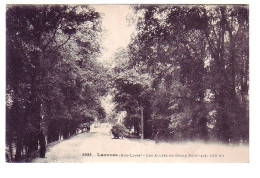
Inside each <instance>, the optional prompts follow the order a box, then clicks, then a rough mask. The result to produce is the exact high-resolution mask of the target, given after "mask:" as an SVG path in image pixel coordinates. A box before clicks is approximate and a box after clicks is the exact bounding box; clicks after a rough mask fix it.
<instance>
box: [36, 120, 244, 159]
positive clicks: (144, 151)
mask: <svg viewBox="0 0 260 178" xmlns="http://www.w3.org/2000/svg"><path fill="white" fill-rule="evenodd" d="M110 129H111V127H110V126H108V125H101V126H100V127H99V128H91V131H90V132H88V133H81V134H78V135H76V136H74V137H71V138H70V139H68V140H63V141H62V142H60V143H58V144H56V145H54V146H52V147H50V148H49V149H48V150H47V152H46V156H45V158H36V159H34V160H33V161H32V162H33V163H54V162H58V163H84V162H247V160H248V159H247V160H246V159H245V158H247V151H248V146H246V145H235V146H234V145H233V146H232V145H230V146H227V145H222V144H216V143H200V142H181V143H171V144H169V143H159V144H156V143H155V142H154V141H152V140H140V139H127V138H123V139H121V138H120V139H113V136H112V134H111V133H110Z"/></svg>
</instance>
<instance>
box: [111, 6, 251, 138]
mask: <svg viewBox="0 0 260 178" xmlns="http://www.w3.org/2000/svg"><path fill="white" fill-rule="evenodd" d="M133 9H134V11H135V14H136V16H135V19H136V30H137V33H136V35H135V37H133V38H132V41H131V43H130V44H129V46H128V48H127V49H125V50H124V49H120V50H119V51H118V53H117V54H116V55H115V60H116V61H117V64H118V65H117V66H116V67H115V68H114V69H113V72H114V79H115V88H116V90H115V92H114V96H115V102H116V103H117V110H118V111H122V110H124V111H126V112H127V116H126V119H125V125H126V126H127V127H132V126H134V128H136V134H139V130H140V118H141V116H140V113H141V112H140V108H143V109H144V110H143V111H144V113H143V115H144V137H145V138H153V139H156V140H165V141H170V140H197V139H199V140H220V141H223V142H241V141H242V142H248V139H249V108H248V107H249V102H248V90H249V71H248V70H249V19H248V6H246V5H224V6H222V5H135V6H133ZM118 61H119V62H118Z"/></svg>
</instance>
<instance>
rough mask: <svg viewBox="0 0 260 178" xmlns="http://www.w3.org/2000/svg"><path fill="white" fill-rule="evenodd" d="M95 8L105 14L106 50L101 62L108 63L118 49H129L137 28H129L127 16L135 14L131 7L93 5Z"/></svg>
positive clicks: (104, 44)
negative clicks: (132, 35) (128, 46)
mask: <svg viewBox="0 0 260 178" xmlns="http://www.w3.org/2000/svg"><path fill="white" fill-rule="evenodd" d="M93 7H94V8H95V10H96V11H97V12H99V13H102V14H103V20H102V23H103V26H104V28H105V30H106V32H105V35H104V38H103V39H102V44H103V46H104V48H105V50H104V51H103V54H102V55H101V57H100V58H99V60H100V61H104V62H108V61H109V60H111V58H112V57H113V55H114V53H115V52H116V50H117V49H118V48H120V47H122V48H125V47H127V45H128V44H129V42H130V40H131V34H132V32H133V31H134V30H135V27H134V25H132V26H129V23H128V22H127V16H128V15H131V14H133V11H132V10H131V8H130V6H129V5H93Z"/></svg>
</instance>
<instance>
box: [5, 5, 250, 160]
mask: <svg viewBox="0 0 260 178" xmlns="http://www.w3.org/2000/svg"><path fill="white" fill-rule="evenodd" d="M248 93H249V7H248V5H247V4H239V5H236V4H233V5H222V4H214V5H209V4H207V5H203V4H194V5H193V4H186V5H180V4H164V5H163V4H153V5H147V4H139V5H134V4H131V5H94V4H92V5H88V4H85V5H84V4H82V5H69V4H64V5H34V4H31V5H21V4H19V5H16V4H12V5H7V6H6V122H5V123H6V125H5V128H6V134H5V135H6V138H5V143H6V144H5V155H6V162H10V163H17V162H18V163H27V162H30V163H87V162H164V163H166V162H169V163H172V162H207V163H208V162H212V163H217V162H221V163H224V162H227V163H231V162H232V163H238V162H243V163H248V162H249V97H248Z"/></svg>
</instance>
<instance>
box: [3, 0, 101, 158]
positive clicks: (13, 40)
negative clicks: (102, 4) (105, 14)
mask: <svg viewBox="0 0 260 178" xmlns="http://www.w3.org/2000/svg"><path fill="white" fill-rule="evenodd" d="M100 22H101V18H100V14H99V13H97V12H95V11H94V10H93V9H92V8H91V7H89V6H68V5H11V6H8V7H7V11H6V40H7V41H6V47H7V51H6V55H7V57H6V64H7V66H6V69H7V78H6V90H7V97H6V99H7V108H6V155H7V161H10V162H13V161H17V162H18V161H21V159H22V158H23V155H28V154H30V153H33V152H34V151H36V150H37V149H38V146H39V145H38V141H39V133H40V132H41V131H43V133H44V135H45V136H46V138H47V141H48V143H50V142H53V141H56V140H59V139H61V138H62V137H63V138H67V137H68V136H70V135H73V134H75V133H76V132H77V128H78V126H79V125H80V124H81V123H86V122H93V121H94V119H95V118H97V119H104V118H105V111H104V109H103V108H102V107H101V104H100V100H99V97H100V96H102V95H104V94H105V92H106V88H105V86H106V83H105V78H106V75H105V70H104V69H103V67H102V65H101V64H100V63H98V62H97V61H96V58H97V57H98V55H99V52H100V39H101V35H102V33H101V32H102V29H101V25H100Z"/></svg>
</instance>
